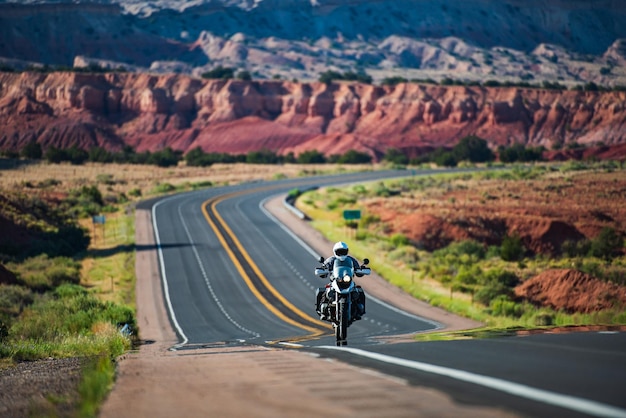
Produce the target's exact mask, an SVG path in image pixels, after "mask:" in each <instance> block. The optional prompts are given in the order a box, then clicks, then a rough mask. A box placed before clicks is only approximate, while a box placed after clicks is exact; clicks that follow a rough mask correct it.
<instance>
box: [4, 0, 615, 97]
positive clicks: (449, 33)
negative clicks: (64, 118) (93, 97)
mask: <svg viewBox="0 0 626 418" xmlns="http://www.w3.org/2000/svg"><path fill="white" fill-rule="evenodd" d="M0 39H2V42H0V63H2V62H4V63H5V65H9V66H14V67H18V68H23V67H25V66H28V65H39V64H46V65H50V66H88V65H90V64H94V65H99V66H103V67H106V68H111V67H113V68H118V67H124V68H125V69H127V70H133V71H140V72H144V71H152V72H157V73H169V72H177V73H186V74H194V75H200V74H202V73H203V72H205V71H207V70H210V69H212V68H214V67H216V66H218V65H221V66H227V67H234V68H237V69H239V70H246V71H249V72H250V73H251V74H252V76H253V77H254V78H255V79H257V78H258V79H270V78H273V77H281V78H283V79H290V80H291V79H294V78H295V79H298V80H302V81H313V80H317V78H318V77H319V74H320V73H322V72H324V71H326V70H328V69H333V70H339V71H346V70H351V69H359V70H363V71H366V72H367V73H368V74H370V75H371V76H372V77H373V78H374V80H376V81H380V80H382V79H384V78H386V77H394V76H398V77H404V78H406V79H427V78H433V79H435V80H438V81H439V80H441V79H444V78H447V77H450V78H453V79H462V80H486V79H498V80H515V81H518V80H527V81H532V82H541V81H542V80H549V81H551V82H555V81H559V82H564V83H566V84H577V83H578V84H584V83H586V82H590V81H593V82H595V83H596V84H601V85H607V86H614V85H618V84H621V85H626V69H625V68H624V63H625V62H626V50H625V47H624V45H625V42H626V41H625V39H626V8H625V7H624V4H623V1H621V0H603V1H587V0H570V1H565V0H526V1H520V0H502V1H497V2H494V1H487V0H465V1H460V0H400V1H393V2H390V1H380V0H352V1H349V2H346V1H340V0H290V1H284V0H255V1H251V0H228V1H227V0H196V1H194V2H189V1H183V0H158V1H149V2H148V1H145V0H100V1H86V2H83V1H81V2H70V1H67V0H47V1H45V0H19V1H15V0H13V1H11V0H9V1H3V2H0Z"/></svg>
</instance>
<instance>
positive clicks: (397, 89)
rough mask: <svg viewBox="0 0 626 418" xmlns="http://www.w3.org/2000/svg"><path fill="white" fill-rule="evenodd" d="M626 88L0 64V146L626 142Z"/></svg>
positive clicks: (373, 147)
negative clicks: (309, 79) (1, 69)
mask: <svg viewBox="0 0 626 418" xmlns="http://www.w3.org/2000/svg"><path fill="white" fill-rule="evenodd" d="M625 103H626V92H581V91H557V90H541V89H530V88H486V87H465V86H451V87H443V86H435V85H420V84H414V83H410V84H398V85H396V86H374V85H366V84H357V83H354V84H348V83H333V84H329V85H327V84H323V83H295V82H289V81H242V80H205V79H199V78H193V77H188V76H183V75H167V76H158V75H149V74H136V73H108V74H85V73H73V72H67V73H64V72H54V73H48V74H41V73H29V72H25V73H0V148H2V149H13V150H19V149H20V148H21V147H22V146H23V145H24V144H25V143H28V142H30V141H37V142H39V143H41V144H42V145H43V147H44V148H45V147H47V146H50V145H54V146H59V147H66V146H71V145H78V146H79V147H83V148H89V147H92V146H102V147H105V148H108V149H120V148H121V147H123V146H124V145H125V144H129V145H132V146H133V147H135V148H136V149H137V150H138V151H143V150H157V149H161V148H163V147H166V146H170V147H172V148H174V149H178V150H182V151H187V150H189V149H192V148H195V147H201V148H203V149H204V150H205V151H208V152H209V151H212V152H228V153H247V152H249V151H253V150H260V149H264V148H265V149H270V150H274V151H277V152H279V153H283V154H284V153H288V152H294V153H295V154H296V155H297V154H299V153H301V152H303V151H306V150H311V149H316V150H319V151H321V152H323V153H325V154H341V153H344V152H345V151H347V150H350V149H356V150H359V151H364V152H368V153H371V154H372V155H373V156H374V157H380V156H381V155H382V154H383V153H384V152H385V150H386V149H387V148H388V147H396V148H401V149H405V150H406V151H408V152H409V154H411V153H413V154H416V153H419V152H420V150H424V149H429V148H434V147H438V146H452V145H454V144H455V143H456V142H457V141H458V140H459V139H460V138H462V137H464V136H466V135H478V136H480V137H482V138H485V139H486V140H487V141H488V142H489V143H490V145H491V146H492V147H494V148H496V147H497V146H498V145H511V144H513V143H523V144H527V145H533V146H534V145H544V146H546V147H547V148H552V147H553V146H554V145H555V144H565V145H567V144H568V143H573V142H577V143H579V144H587V145H588V144H602V145H605V146H608V145H617V144H624V143H626V104H625Z"/></svg>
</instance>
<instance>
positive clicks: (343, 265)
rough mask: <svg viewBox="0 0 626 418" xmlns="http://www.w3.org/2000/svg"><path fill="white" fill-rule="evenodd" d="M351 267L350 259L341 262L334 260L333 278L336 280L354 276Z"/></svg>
mask: <svg viewBox="0 0 626 418" xmlns="http://www.w3.org/2000/svg"><path fill="white" fill-rule="evenodd" d="M352 267H353V266H352V260H351V259H349V258H346V259H345V260H343V261H341V260H339V259H336V260H335V263H334V265H333V276H335V277H336V278H337V277H344V276H346V275H347V276H350V277H352V276H353V275H354V271H353V269H352Z"/></svg>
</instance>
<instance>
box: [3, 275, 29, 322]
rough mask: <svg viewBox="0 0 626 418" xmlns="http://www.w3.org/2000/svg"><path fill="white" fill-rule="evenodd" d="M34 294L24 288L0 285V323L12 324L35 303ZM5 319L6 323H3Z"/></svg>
mask: <svg viewBox="0 0 626 418" xmlns="http://www.w3.org/2000/svg"><path fill="white" fill-rule="evenodd" d="M33 300H34V295H33V292H32V291H31V290H30V289H28V288H27V287H24V286H18V285H0V321H2V322H4V323H5V325H6V324H10V322H11V320H12V318H15V317H17V316H18V315H19V314H20V313H22V311H23V310H24V309H25V308H26V307H27V306H29V305H30V304H32V303H33ZM3 318H4V321H3Z"/></svg>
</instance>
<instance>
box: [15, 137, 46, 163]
mask: <svg viewBox="0 0 626 418" xmlns="http://www.w3.org/2000/svg"><path fill="white" fill-rule="evenodd" d="M20 155H21V156H22V157H24V158H28V159H30V160H41V157H42V155H43V151H42V150H41V145H40V144H38V143H37V142H35V141H31V142H29V143H28V144H26V146H24V148H23V149H22V151H21V152H20Z"/></svg>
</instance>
